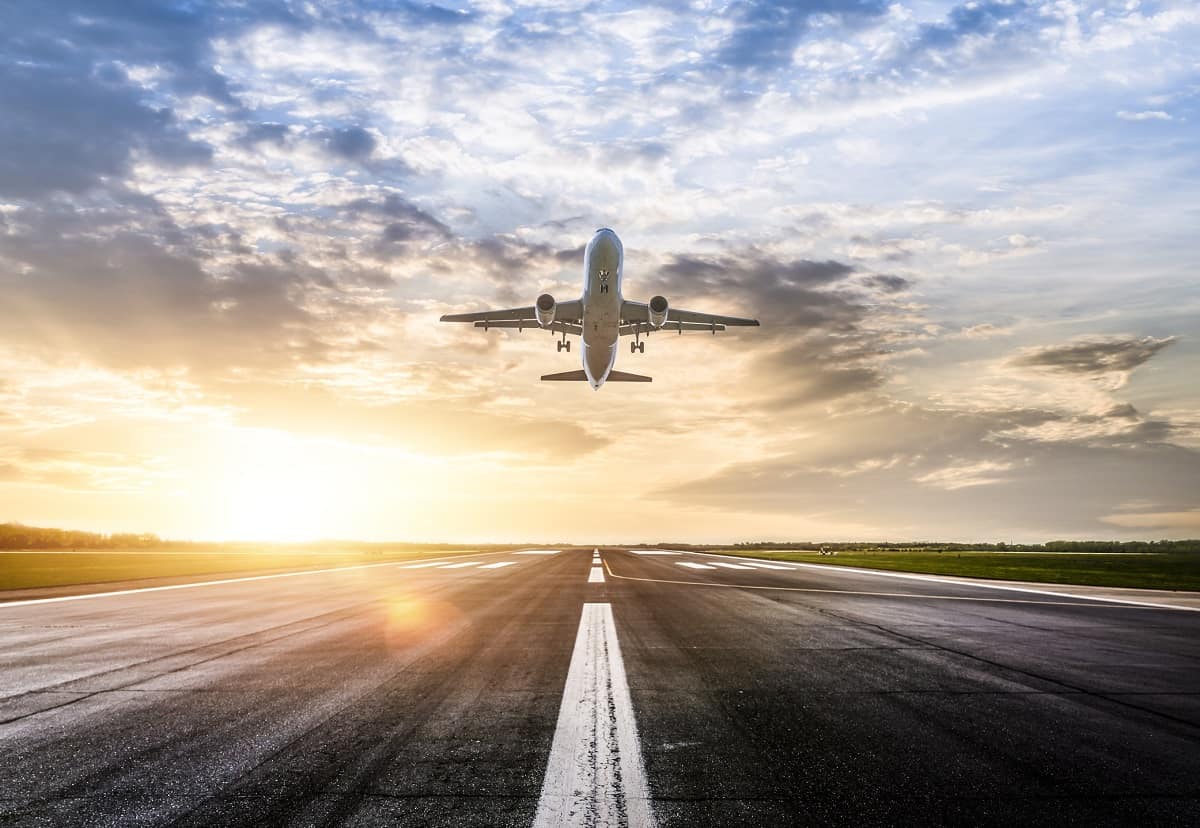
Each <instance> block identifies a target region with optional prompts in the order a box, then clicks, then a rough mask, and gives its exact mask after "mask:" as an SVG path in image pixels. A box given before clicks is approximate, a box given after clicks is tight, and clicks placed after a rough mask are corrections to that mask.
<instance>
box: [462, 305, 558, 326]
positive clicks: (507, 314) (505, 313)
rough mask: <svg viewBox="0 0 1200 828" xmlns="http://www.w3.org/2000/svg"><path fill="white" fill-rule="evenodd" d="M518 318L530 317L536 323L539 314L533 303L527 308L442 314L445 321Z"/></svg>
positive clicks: (490, 320)
mask: <svg viewBox="0 0 1200 828" xmlns="http://www.w3.org/2000/svg"><path fill="white" fill-rule="evenodd" d="M518 319H528V320H529V321H530V322H533V324H535V325H536V324H537V322H536V321H535V320H536V319H537V315H536V314H535V313H534V312H533V305H530V306H529V307H527V308H505V309H504V310H486V311H476V312H475V313H447V314H445V315H444V316H442V321H443V322H499V321H501V320H513V321H516V320H518Z"/></svg>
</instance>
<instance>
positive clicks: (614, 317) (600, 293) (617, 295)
mask: <svg viewBox="0 0 1200 828" xmlns="http://www.w3.org/2000/svg"><path fill="white" fill-rule="evenodd" d="M624 258H625V251H624V248H622V247H621V240H620V239H619V238H617V234H616V233H614V232H613V231H612V230H609V229H608V228H607V227H606V228H604V229H601V230H597V231H596V235H594V236H592V240H591V241H590V242H588V246H587V249H586V250H585V251H584V254H583V296H582V298H581V301H582V303H583V336H582V342H583V348H582V350H583V373H584V374H585V375H586V376H587V379H588V383H589V384H590V385H591V386H592V388H599V387H600V386H601V385H603V384H604V381H605V380H606V379H608V375H609V373H610V372H611V371H612V367H613V363H615V362H616V361H617V340H618V337H619V333H620V330H619V329H620V327H621V275H622V274H621V267H622V264H623V261H624Z"/></svg>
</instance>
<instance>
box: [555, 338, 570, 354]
mask: <svg viewBox="0 0 1200 828" xmlns="http://www.w3.org/2000/svg"><path fill="white" fill-rule="evenodd" d="M554 346H555V348H556V350H558V351H559V352H560V353H561V352H562V351H566V352H567V353H568V354H569V353H571V342H570V340H565V341H563V342H555V343H554Z"/></svg>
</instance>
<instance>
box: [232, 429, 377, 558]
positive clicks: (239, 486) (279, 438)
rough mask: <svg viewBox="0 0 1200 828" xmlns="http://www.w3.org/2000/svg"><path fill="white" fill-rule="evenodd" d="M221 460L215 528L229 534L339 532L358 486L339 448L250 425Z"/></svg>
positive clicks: (286, 537)
mask: <svg viewBox="0 0 1200 828" xmlns="http://www.w3.org/2000/svg"><path fill="white" fill-rule="evenodd" d="M251 431H252V432H253V433H252V434H249V435H241V437H242V439H238V440H237V441H236V442H235V447H234V448H235V450H233V451H231V452H230V454H229V456H227V457H226V458H225V461H224V462H223V463H222V464H221V465H222V468H221V469H220V473H219V474H218V475H217V478H218V480H219V494H218V503H219V512H220V514H219V515H217V517H216V521H215V522H216V524H217V525H218V526H219V527H220V529H219V530H218V533H219V534H220V535H221V536H223V537H225V538H228V539H231V540H256V541H302V540H316V539H319V538H329V537H335V536H337V535H338V534H339V530H342V531H343V532H344V530H345V527H346V525H347V523H348V522H349V521H350V519H351V515H352V513H353V512H354V511H355V507H356V505H357V504H359V503H361V499H362V496H363V492H362V491H361V490H362V489H363V488H364V486H363V485H362V483H361V482H360V481H359V480H358V478H357V476H356V475H355V473H354V461H353V457H347V452H346V451H345V450H341V451H339V450H338V447H336V446H332V445H329V444H328V443H322V442H320V441H314V440H306V439H303V438H298V437H296V436H294V435H290V434H287V433H284V432H278V431H266V430H258V429H255V430H251Z"/></svg>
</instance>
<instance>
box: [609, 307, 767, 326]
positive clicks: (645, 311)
mask: <svg viewBox="0 0 1200 828" xmlns="http://www.w3.org/2000/svg"><path fill="white" fill-rule="evenodd" d="M621 321H622V322H629V323H633V324H637V323H639V322H640V323H644V324H647V325H648V324H649V322H650V311H649V308H647V307H646V304H645V303H644V302H630V301H624V302H622V303H621ZM676 322H682V323H684V325H683V330H685V331H686V330H703V329H704V328H708V329H709V330H712V329H713V326H714V325H716V326H718V329H719V326H721V325H728V326H730V327H733V326H737V325H758V320H757V319H745V318H743V317H741V316H720V315H719V314H715V313H701V312H700V311H690V310H682V309H679V308H670V309H669V310H668V311H667V323H666V324H665V325H663V329H665V330H672V331H673V330H677V328H676V327H675V323H676ZM693 326H695V327H693Z"/></svg>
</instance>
